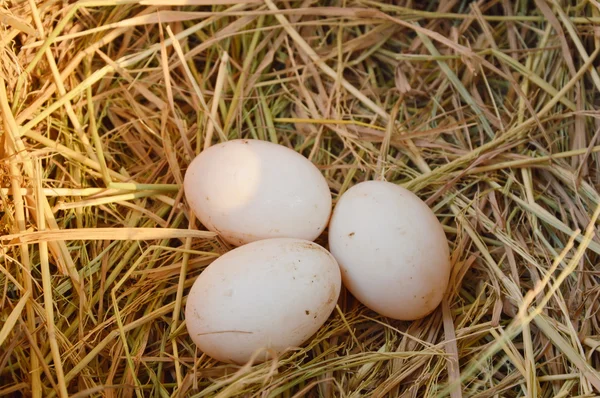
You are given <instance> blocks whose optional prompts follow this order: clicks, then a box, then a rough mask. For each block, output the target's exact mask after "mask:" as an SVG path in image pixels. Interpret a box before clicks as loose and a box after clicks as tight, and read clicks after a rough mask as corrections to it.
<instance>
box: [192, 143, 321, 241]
mask: <svg viewBox="0 0 600 398" xmlns="http://www.w3.org/2000/svg"><path fill="white" fill-rule="evenodd" d="M184 190H185V196H186V200H187V202H188V204H189V205H190V207H191V209H192V210H193V211H194V213H195V214H196V216H197V217H198V219H199V220H200V222H202V224H204V226H206V228H208V229H209V230H211V231H213V232H216V233H218V234H219V235H220V236H221V237H222V238H223V239H224V240H226V241H227V242H229V243H231V244H233V245H236V246H239V245H243V244H246V243H249V242H253V241H256V240H260V239H267V238H277V237H281V238H298V239H306V240H311V241H312V240H314V239H316V238H317V237H318V236H319V235H320V234H321V233H322V232H323V230H324V228H325V226H326V225H327V222H328V221H329V216H330V214H331V193H330V191H329V186H328V185H327V181H326V180H325V178H324V177H323V175H322V174H321V172H320V171H319V169H317V167H316V166H315V165H314V164H312V163H311V162H310V161H309V160H308V159H306V158H305V157H304V156H302V155H300V154H299V153H297V152H295V151H293V150H291V149H289V148H287V147H285V146H282V145H277V144H273V143H271V142H267V141H261V140H251V139H249V140H233V141H228V142H225V143H221V144H218V145H214V146H212V147H210V148H208V149H206V150H204V151H202V152H201V153H200V154H199V155H198V156H197V157H196V158H194V160H193V161H192V162H191V164H190V165H189V167H188V169H187V171H186V174H185V179H184Z"/></svg>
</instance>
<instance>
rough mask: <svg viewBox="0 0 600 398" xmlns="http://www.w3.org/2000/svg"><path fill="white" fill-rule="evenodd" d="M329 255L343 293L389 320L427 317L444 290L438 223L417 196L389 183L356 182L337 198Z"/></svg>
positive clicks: (446, 257) (446, 270)
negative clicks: (336, 266)
mask: <svg viewBox="0 0 600 398" xmlns="http://www.w3.org/2000/svg"><path fill="white" fill-rule="evenodd" d="M329 250H330V251H331V253H332V254H333V255H334V257H335V258H336V259H337V261H338V263H339V265H340V267H341V270H342V280H343V283H344V285H345V286H346V287H347V288H348V290H349V291H350V292H351V293H352V294H353V295H354V296H355V297H356V298H357V299H358V300H359V301H361V302H362V303H363V304H364V305H366V306H367V307H369V308H370V309H372V310H374V311H376V312H378V313H380V314H382V315H384V316H387V317H390V318H394V319H400V320H415V319H419V318H422V317H424V316H426V315H428V314H429V313H431V312H432V311H433V310H434V309H435V308H436V307H437V306H438V305H439V304H440V302H441V300H442V297H443V295H444V292H445V290H446V287H447V285H448V280H449V276H450V254H449V248H448V242H447V240H446V236H445V234H444V230H443V229H442V226H441V224H440V222H439V221H438V219H437V218H436V216H435V214H434V213H433V211H432V210H431V209H430V208H429V207H428V206H427V205H426V204H425V203H424V202H423V201H422V200H421V199H419V197H417V196H416V195H415V194H413V193H412V192H410V191H408V190H406V189H404V188H402V187H400V186H398V185H395V184H392V183H389V182H384V181H368V182H362V183H359V184H357V185H355V186H353V187H352V188H350V189H349V190H348V191H346V192H345V193H344V194H343V195H342V196H341V197H340V198H339V200H338V202H337V204H336V206H335V209H334V211H333V215H332V217H331V222H330V224H329Z"/></svg>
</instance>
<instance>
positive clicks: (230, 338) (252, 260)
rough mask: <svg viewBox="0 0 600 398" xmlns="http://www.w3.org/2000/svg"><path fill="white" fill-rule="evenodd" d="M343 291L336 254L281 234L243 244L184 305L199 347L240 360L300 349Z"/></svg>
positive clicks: (199, 282) (212, 268)
mask: <svg viewBox="0 0 600 398" xmlns="http://www.w3.org/2000/svg"><path fill="white" fill-rule="evenodd" d="M340 288H341V276H340V270H339V266H338V264H337V262H336V261H335V258H334V257H333V256H332V255H331V254H330V253H329V252H328V251H327V250H325V249H324V248H322V247H321V246H319V245H318V244H316V243H313V242H310V241H307V240H300V239H287V238H276V239H266V240H260V241H257V242H253V243H249V244H247V245H244V246H241V247H238V248H236V249H234V250H232V251H229V252H228V253H226V254H224V255H222V256H221V257H219V258H218V259H217V260H215V261H214V262H213V263H212V264H210V265H209V266H208V267H207V268H206V269H205V270H204V271H203V272H202V273H201V274H200V276H199V277H198V278H197V279H196V281H195V282H194V284H193V286H192V288H191V290H190V293H189V296H188V298H187V303H186V307H185V318H186V325H187V330H188V333H189V335H190V337H191V338H192V340H193V341H194V343H195V344H196V345H197V347H198V348H199V349H200V350H201V351H203V352H204V353H206V354H207V355H209V356H211V357H212V358H215V359H217V360H219V361H223V362H230V363H237V364H242V363H245V362H247V361H248V360H249V359H250V358H251V357H252V354H253V353H255V352H257V351H258V352H260V354H259V355H258V357H256V361H257V362H261V361H264V360H265V359H267V358H268V355H267V351H266V349H271V350H273V351H274V352H275V353H278V354H279V353H282V352H283V351H285V350H286V349H287V348H290V347H298V346H300V345H301V344H302V343H304V342H305V341H306V340H307V339H308V338H309V337H311V336H312V335H313V334H314V333H315V332H317V330H318V329H319V328H320V327H321V326H322V325H323V324H324V323H325V321H326V320H327V318H328V317H329V315H330V314H331V312H332V311H333V309H334V308H335V305H336V303H337V300H338V297H339V294H340Z"/></svg>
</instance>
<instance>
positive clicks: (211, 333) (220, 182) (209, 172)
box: [184, 139, 450, 364]
mask: <svg viewBox="0 0 600 398" xmlns="http://www.w3.org/2000/svg"><path fill="white" fill-rule="evenodd" d="M184 191H185V196H186V199H187V202H188V204H189V206H190V207H191V209H192V211H193V212H194V213H195V215H196V216H197V217H198V219H199V220H200V222H201V223H202V224H203V225H204V226H205V227H206V228H208V229H209V230H211V231H214V232H216V233H218V234H219V235H220V236H221V238H222V239H224V240H225V241H227V242H228V243H230V244H232V245H234V246H240V247H238V248H236V249H234V250H231V251H229V252H228V253H226V254H224V255H222V256H221V257H219V258H218V259H217V260H215V261H214V262H213V263H212V264H210V265H209V266H208V267H207V268H206V269H205V270H204V271H203V272H202V273H201V274H200V276H199V277H198V278H197V279H196V281H195V282H194V285H193V286H192V289H191V291H190V293H189V296H188V299H187V303H186V308H185V317H186V325H187V330H188V333H189V334H190V337H191V338H192V340H193V341H194V343H195V344H196V345H197V346H198V348H199V349H200V350H201V351H203V352H204V353H206V354H207V355H209V356H211V357H213V358H215V359H217V360H221V361H224V362H231V363H238V364H241V363H245V362H247V361H248V360H250V359H254V360H255V361H257V362H260V361H263V360H265V359H267V358H268V356H269V355H272V354H279V353H282V352H283V351H285V350H286V349H288V348H290V347H297V346H299V345H301V344H302V343H304V342H305V341H306V340H307V339H308V338H309V337H311V336H312V335H313V334H314V333H315V332H317V331H318V329H319V328H320V327H321V326H322V325H323V324H324V323H325V321H326V320H327V318H328V317H329V316H330V315H331V313H332V312H333V310H334V309H335V306H336V303H337V300H338V297H339V294H340V290H341V284H342V282H343V284H344V286H345V287H346V288H347V289H348V290H349V291H350V292H351V293H352V294H353V295H354V296H355V297H356V298H357V299H358V300H359V301H360V302H362V303H363V304H364V305H366V306H367V307H369V308H371V309H372V310H374V311H376V312H378V313H380V314H382V315H384V316H388V317H390V318H394V319H400V320H414V319H418V318H422V317H424V316H426V315H428V314H429V313H431V312H432V311H433V310H434V309H435V308H436V307H437V306H438V305H439V303H440V302H441V300H442V296H443V294H444V292H445V290H446V286H447V284H448V280H449V276H450V260H449V248H448V244H447V241H446V237H445V234H444V231H443V229H442V227H441V224H440V223H439V221H438V220H437V218H436V216H435V215H434V213H433V212H432V211H431V209H430V208H429V207H428V206H427V205H426V204H425V203H424V202H423V201H421V200H420V199H419V198H418V197H417V196H416V195H414V194H413V193H411V192H410V191H408V190H406V189H404V188H402V187H399V186H397V185H395V184H392V183H388V182H382V181H368V182H363V183H359V184H357V185H355V186H353V187H352V188H350V189H349V190H348V191H346V192H345V193H344V194H343V195H342V196H341V197H340V198H339V199H338V202H337V204H336V206H335V210H334V212H333V215H331V205H332V200H331V193H330V191H329V187H328V184H327V182H326V180H325V178H324V177H323V176H322V174H321V172H320V171H319V170H318V169H317V167H316V166H315V165H313V164H312V163H311V162H310V161H309V160H308V159H306V158H305V157H303V156H302V155H300V154H298V153H297V152H295V151H293V150H291V149H289V148H287V147H284V146H281V145H277V144H273V143H270V142H266V141H260V140H251V139H248V140H233V141H228V142H225V143H221V144H218V145H215V146H212V147H210V148H208V149H206V150H205V151H203V152H201V153H200V155H198V156H197V157H196V158H195V159H194V160H193V161H192V163H191V164H190V166H189V168H188V170H187V172H186V175H185V180H184ZM330 218H331V220H330ZM328 223H329V251H327V250H326V249H324V248H323V247H321V246H319V245H318V244H316V243H313V242H312V241H313V240H315V239H316V238H317V237H318V236H319V235H321V234H322V233H323V231H324V230H325V228H326V226H327V224H328ZM261 349H263V350H264V349H266V350H270V352H271V354H269V353H268V352H267V351H261Z"/></svg>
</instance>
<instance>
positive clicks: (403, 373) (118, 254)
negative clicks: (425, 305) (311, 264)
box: [0, 0, 600, 398]
mask: <svg viewBox="0 0 600 398" xmlns="http://www.w3.org/2000/svg"><path fill="white" fill-rule="evenodd" d="M215 3H218V5H215ZM401 3H402V4H403V6H395V5H390V4H386V3H382V2H378V1H373V0H357V1H349V2H346V1H342V2H335V1H334V2H328V5H327V6H325V5H319V4H313V3H311V2H294V3H289V2H279V1H277V2H274V1H272V0H265V1H264V2H261V1H246V2H244V3H238V2H234V1H227V0H224V1H219V2H207V1H204V0H186V1H173V0H170V1H167V0H143V1H141V2H137V1H129V0H91V1H80V2H77V3H73V4H67V3H65V2H56V1H47V2H36V1H35V0H29V1H28V2H16V1H8V2H3V3H0V115H1V116H0V117H1V119H2V123H1V125H0V159H2V161H1V163H0V167H1V168H2V169H1V170H0V172H1V173H2V174H1V177H2V178H1V181H2V187H1V191H0V197H1V206H2V208H1V209H0V211H1V213H0V214H1V215H2V218H1V220H0V228H1V231H2V234H3V235H5V236H3V237H2V240H1V241H0V242H1V247H0V271H1V272H0V395H15V394H22V395H25V396H33V397H53V396H60V397H65V396H67V394H71V396H74V397H75V396H76V397H84V396H107V397H111V396H123V397H133V396H134V395H135V396H137V397H142V396H153V397H166V396H177V397H183V396H194V397H234V396H244V397H278V396H281V397H300V396H311V397H312V396H315V397H316V396H321V397H338V396H339V397H359V396H372V397H399V396H401V397H443V396H451V397H452V398H458V397H492V396H497V397H520V396H530V397H537V396H540V397H575V396H594V395H597V394H600V373H599V371H598V369H599V368H600V352H599V347H600V325H599V316H598V311H599V310H600V305H599V300H598V298H599V297H600V288H599V286H600V284H599V282H600V274H599V272H598V265H597V264H598V259H599V256H598V254H600V239H599V237H598V235H597V233H596V228H595V226H596V225H597V219H598V212H599V211H600V210H599V209H600V207H599V204H600V195H599V193H598V184H599V183H600V175H599V170H598V162H599V160H600V158H599V155H598V152H599V151H600V142H598V135H599V134H600V118H599V113H598V112H597V110H596V107H597V106H598V105H599V103H600V97H599V96H598V93H599V92H600V76H599V71H598V69H597V65H598V62H597V55H598V52H599V51H600V39H599V38H598V32H597V26H598V23H600V6H599V5H598V3H597V2H595V1H590V2H579V3H577V5H576V6H573V7H571V6H567V4H566V2H560V1H555V0H552V1H548V2H546V1H543V0H540V1H535V2H525V1H516V2H510V1H508V0H506V1H491V2H479V3H474V2H457V1H447V2H440V4H438V2H401ZM416 3H419V4H416ZM211 137H212V138H211ZM241 137H251V138H258V139H262V140H270V141H273V142H277V143H280V144H282V145H286V146H289V147H291V148H294V149H295V150H297V151H298V152H301V153H302V154H304V155H305V156H307V157H308V158H310V159H311V160H312V161H313V162H314V163H315V164H317V165H318V166H319V167H320V168H321V170H322V171H323V174H324V175H325V177H326V178H327V180H328V182H329V184H330V187H331V190H332V192H333V193H334V198H337V197H338V196H339V195H340V194H341V193H343V192H344V191H345V190H346V189H348V187H350V186H351V185H352V184H354V183H356V182H359V181H363V180H366V179H373V178H377V177H383V178H385V179H387V180H389V181H393V182H396V183H398V184H402V185H403V186H405V187H407V188H409V189H411V190H412V191H414V192H416V193H417V194H418V195H420V196H421V197H422V198H423V199H424V200H426V201H427V203H428V204H429V205H430V206H431V207H432V208H433V209H434V210H435V212H436V214H437V215H438V216H439V218H440V220H441V221H442V222H443V224H444V228H445V230H446V233H447V236H448V239H449V241H450V243H451V248H452V263H453V273H452V283H451V287H450V289H449V291H448V292H447V295H446V298H445V299H444V302H443V303H442V305H441V306H440V308H439V309H438V310H437V311H436V312H435V313H434V314H432V315H431V316H429V317H427V318H425V319H422V320H419V321H416V322H397V321H390V320H389V319H385V318H383V317H380V316H378V315H377V314H374V313H372V312H370V311H368V310H366V309H365V308H364V307H362V306H360V305H359V304H358V303H357V302H356V301H355V300H354V299H353V298H352V297H351V296H349V295H348V294H346V293H344V294H343V295H342V298H341V299H340V302H339V307H338V310H337V311H336V312H334V314H333V315H332V316H331V318H330V320H329V321H328V322H327V324H326V325H325V326H324V327H323V328H322V329H321V330H320V331H319V332H318V334H317V335H316V336H314V337H313V338H312V339H311V340H310V341H309V342H308V343H307V345H306V346H305V347H303V348H302V349H298V350H294V351H292V352H290V353H288V354H286V355H285V356H283V357H281V358H278V359H277V360H275V361H271V362H267V363H265V364H262V365H257V366H244V367H235V366H231V365H224V364H220V363H217V362H215V361H213V360H211V359H210V358H208V357H206V356H204V355H202V354H201V353H199V352H197V351H196V350H195V347H194V345H193V344H192V342H191V340H190V339H189V337H188V336H187V334H186V331H185V324H184V319H183V313H182V308H183V306H184V303H185V297H186V293H187V290H188V289H189V287H190V286H191V284H192V282H193V281H194V279H195V278H196V276H197V275H198V274H199V273H200V272H201V271H202V269H203V268H204V267H205V266H207V265H208V264H209V263H210V262H211V261H212V260H213V259H214V258H216V257H217V256H219V255H220V254H222V253H224V252H225V251H226V250H228V248H227V247H226V246H225V244H224V243H223V242H221V241H219V240H218V239H217V238H215V237H214V236H213V235H212V234H210V233H207V232H202V231H201V230H202V226H201V225H199V223H198V222H196V221H195V220H194V218H193V217H192V216H191V213H190V212H189V209H188V208H187V206H186V204H185V201H184V198H183V194H182V190H181V189H180V185H181V182H182V178H183V175H184V170H185V168H186V167H187V165H188V164H189V162H190V160H191V159H192V157H193V156H194V155H195V154H196V153H198V152H199V151H200V150H201V149H202V148H203V147H206V146H208V145H210V144H211V143H214V142H217V141H222V140H226V139H234V138H241ZM198 230H200V231H198ZM319 242H321V243H325V242H326V240H324V239H323V237H322V238H321V239H320V240H319ZM274 299H276V298H274ZM19 391H21V393H18V392H19Z"/></svg>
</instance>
